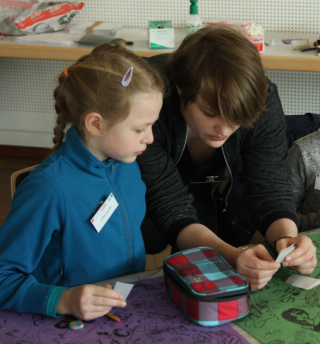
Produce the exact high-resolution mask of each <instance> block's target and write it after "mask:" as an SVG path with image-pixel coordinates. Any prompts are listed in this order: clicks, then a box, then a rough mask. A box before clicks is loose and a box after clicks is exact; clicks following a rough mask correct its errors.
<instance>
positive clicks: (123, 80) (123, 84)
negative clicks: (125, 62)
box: [121, 66, 133, 87]
mask: <svg viewBox="0 0 320 344" xmlns="http://www.w3.org/2000/svg"><path fill="white" fill-rule="evenodd" d="M129 73H130V74H129ZM132 73H133V67H132V66H131V67H129V69H128V70H127V71H126V74H125V75H124V76H123V78H122V80H121V85H122V86H123V87H127V86H129V84H130V81H131V78H132ZM128 74H129V76H128ZM127 76H128V80H126V78H127Z"/></svg>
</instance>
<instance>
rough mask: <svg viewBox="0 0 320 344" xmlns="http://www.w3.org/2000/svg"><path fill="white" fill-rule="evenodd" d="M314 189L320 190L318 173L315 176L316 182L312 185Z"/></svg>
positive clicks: (319, 174) (319, 175)
mask: <svg viewBox="0 0 320 344" xmlns="http://www.w3.org/2000/svg"><path fill="white" fill-rule="evenodd" d="M314 188H315V189H316V190H320V173H317V174H316V182H315V183H314Z"/></svg>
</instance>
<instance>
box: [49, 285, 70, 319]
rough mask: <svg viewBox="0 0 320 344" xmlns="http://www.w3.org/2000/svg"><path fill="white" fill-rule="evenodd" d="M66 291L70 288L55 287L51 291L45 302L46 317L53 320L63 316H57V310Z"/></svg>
mask: <svg viewBox="0 0 320 344" xmlns="http://www.w3.org/2000/svg"><path fill="white" fill-rule="evenodd" d="M66 289H68V288H65V287H53V288H52V289H51V290H50V291H49V293H48V295H47V298H46V302H45V313H46V315H48V316H49V317H53V318H59V317H61V316H62V315H63V314H57V313H56V309H57V304H58V302H59V300H60V297H61V295H62V293H63V292H64V291H65V290H66Z"/></svg>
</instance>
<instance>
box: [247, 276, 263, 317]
mask: <svg viewBox="0 0 320 344" xmlns="http://www.w3.org/2000/svg"><path fill="white" fill-rule="evenodd" d="M249 289H250V290H249V299H250V301H251V303H252V305H253V307H254V308H255V309H256V310H257V311H258V312H259V313H260V314H264V313H263V312H262V310H261V309H260V308H259V307H258V306H257V304H256V303H255V302H254V301H253V299H252V296H251V294H252V284H251V283H249Z"/></svg>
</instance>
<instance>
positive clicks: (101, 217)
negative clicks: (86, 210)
mask: <svg viewBox="0 0 320 344" xmlns="http://www.w3.org/2000/svg"><path fill="white" fill-rule="evenodd" d="M118 205H119V204H118V202H117V200H116V199H115V198H114V196H113V194H112V193H111V194H110V195H109V197H108V198H107V199H106V200H105V201H104V203H103V204H102V206H101V207H100V208H99V210H98V211H97V213H96V214H95V215H94V217H93V218H92V219H91V220H90V221H91V223H92V225H93V227H94V228H95V229H96V231H97V232H98V233H99V232H100V231H101V229H102V227H103V226H104V225H105V224H106V223H107V221H108V220H109V219H110V216H111V215H112V214H113V212H114V211H115V210H116V209H117V207H118Z"/></svg>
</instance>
